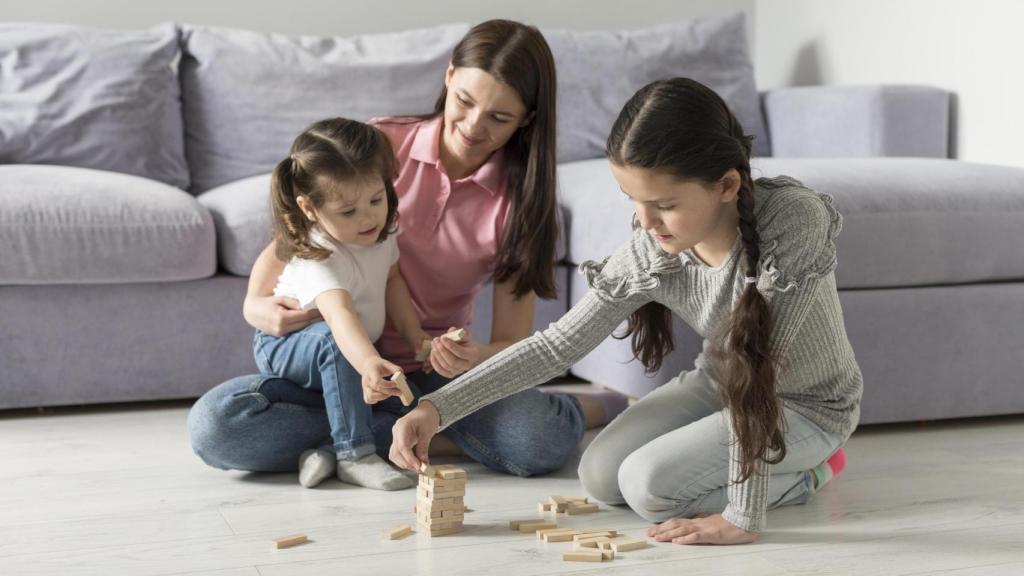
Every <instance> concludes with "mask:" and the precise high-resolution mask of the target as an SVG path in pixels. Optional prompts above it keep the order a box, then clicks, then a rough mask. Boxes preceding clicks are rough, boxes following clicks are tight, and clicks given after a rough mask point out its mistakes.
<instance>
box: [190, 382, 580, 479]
mask: <svg viewBox="0 0 1024 576" xmlns="http://www.w3.org/2000/svg"><path fill="white" fill-rule="evenodd" d="M406 377H407V379H408V381H409V388H410V389H411V390H412V393H413V395H414V396H415V397H416V400H417V401H418V400H419V398H420V397H422V396H423V395H425V394H429V393H430V392H433V391H435V390H437V389H439V388H441V387H442V386H444V385H445V384H447V383H448V382H449V380H448V379H447V378H444V377H443V376H440V375H439V374H437V373H436V372H433V373H430V374H426V373H424V372H420V371H417V372H412V373H409V374H407V375H406ZM359 402H360V403H361V402H362V394H361V393H360V395H359ZM415 406H416V402H415V401H414V402H413V404H412V406H402V403H401V402H400V401H399V400H398V398H388V399H387V400H384V401H382V402H378V403H377V404H374V405H372V406H371V407H370V409H371V410H370V412H371V421H370V430H371V433H372V434H373V438H374V445H375V447H376V451H377V454H379V455H381V456H382V457H383V458H387V456H388V451H389V450H390V449H391V428H392V426H393V425H394V423H395V421H397V420H398V419H399V418H400V417H401V416H402V415H404V414H406V413H408V412H409V411H410V410H412V409H413V408H414V407H415ZM188 429H189V434H190V436H191V440H192V449H193V450H194V451H195V453H196V454H197V455H198V456H199V457H200V458H201V459H202V460H203V461H204V462H206V463H207V464H209V465H210V466H213V467H215V468H220V469H223V470H232V469H233V470H248V471H264V472H288V471H294V470H296V469H297V468H298V459H299V455H300V454H301V453H302V452H303V451H304V450H307V449H309V448H320V447H323V446H325V445H330V444H332V440H331V422H330V419H329V417H328V414H327V408H326V403H325V400H324V395H323V394H322V393H321V392H319V391H317V390H312V389H310V388H308V387H303V386H302V385H301V384H299V383H296V382H292V381H291V380H288V379H285V378H281V377H277V376H268V375H264V374H253V375H247V376H239V377H237V378H233V379H231V380H228V381H227V382H224V383H222V384H220V385H218V386H217V387H215V388H213V389H212V390H210V391H209V392H207V393H206V394H204V395H203V397H202V398H200V399H199V400H198V401H197V402H196V403H195V405H193V406H192V410H191V411H190V412H189V417H188ZM583 429H584V420H583V412H582V410H581V408H580V404H579V401H578V400H577V399H576V398H574V397H572V396H569V395H567V394H558V393H550V394H549V393H546V392H541V391H540V390H538V389H536V388H530V389H528V390H524V391H522V392H519V393H517V394H513V395H512V396H509V397H507V398H504V399H502V400H499V401H497V402H494V403H493V404H490V405H488V406H485V407H483V408H481V409H480V410H477V411H476V412H474V413H473V414H470V415H469V416H466V417H465V418H463V419H462V420H459V421H458V422H455V423H454V424H452V425H451V426H450V427H448V428H447V429H445V430H444V431H443V432H441V434H443V435H445V436H447V437H448V438H449V439H451V440H452V441H453V442H455V444H457V445H458V446H459V447H461V448H462V450H463V451H464V452H465V453H466V455H468V456H469V457H470V458H472V459H474V460H476V461H478V462H480V463H482V464H484V465H485V466H487V467H488V468H490V469H492V470H497V471H499V472H504V473H508V474H514V475H516V476H524V477H525V476H533V475H537V474H544V473H547V472H551V471H554V470H557V469H559V468H561V467H562V466H563V465H564V464H565V463H566V462H567V461H568V460H570V459H571V458H572V457H573V456H574V455H575V453H576V449H577V446H579V442H580V440H581V438H582V437H583Z"/></svg>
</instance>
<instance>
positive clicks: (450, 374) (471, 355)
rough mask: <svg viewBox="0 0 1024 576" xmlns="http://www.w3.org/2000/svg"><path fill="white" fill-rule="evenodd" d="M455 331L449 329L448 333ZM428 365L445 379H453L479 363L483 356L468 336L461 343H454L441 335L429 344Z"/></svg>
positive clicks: (478, 346)
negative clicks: (430, 346)
mask: <svg viewBox="0 0 1024 576" xmlns="http://www.w3.org/2000/svg"><path fill="white" fill-rule="evenodd" d="M452 330H455V328H449V329H448V331H449V332H450V331H452ZM431 345H432V348H431V350H430V365H431V366H433V367H434V370H436V371H437V373H438V374H440V375H441V376H444V377H445V378H455V377H456V376H458V375H459V374H462V373H463V372H466V371H467V370H469V369H470V368H472V367H474V366H476V365H477V364H479V363H480V358H481V356H482V355H483V354H482V350H481V347H480V344H478V343H477V342H476V341H475V340H473V339H472V338H471V337H469V336H468V335H467V336H466V339H465V340H463V341H462V342H454V341H452V340H451V339H450V338H445V337H444V336H443V335H442V336H438V337H437V338H434V341H433V342H432V343H431Z"/></svg>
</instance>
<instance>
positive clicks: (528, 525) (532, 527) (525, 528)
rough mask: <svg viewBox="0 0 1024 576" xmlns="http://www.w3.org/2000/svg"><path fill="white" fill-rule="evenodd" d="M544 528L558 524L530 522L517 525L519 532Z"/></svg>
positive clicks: (556, 526) (555, 526)
mask: <svg viewBox="0 0 1024 576" xmlns="http://www.w3.org/2000/svg"><path fill="white" fill-rule="evenodd" d="M546 528H558V524H555V523H554V522H543V521H542V522H530V523H525V524H520V525H519V531H520V532H536V531H537V530H544V529H546Z"/></svg>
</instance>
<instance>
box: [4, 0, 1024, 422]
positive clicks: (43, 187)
mask: <svg viewBox="0 0 1024 576" xmlns="http://www.w3.org/2000/svg"><path fill="white" fill-rule="evenodd" d="M466 29H467V26H466V25H452V26H445V27H439V28H432V29H425V30H416V31H409V32H402V33H395V34H381V35H372V36H363V37H358V38H313V37H300V38H289V37H284V36H277V35H268V34H258V33H254V32H247V31H241V30H228V29H219V28H205V27H195V26H178V25H172V24H167V25H163V26H160V27H156V28H153V29H149V30H142V31H133V32H105V31H94V30H81V29H74V28H70V27H60V26H52V25H29V24H3V25H0V61H4V62H13V63H14V65H11V66H8V67H5V68H3V70H2V72H0V73H2V74H4V77H3V82H0V408H22V407H34V406H54V405H67V404H90V403H101V402H122V401H136V400H153V399H170V398H191V397H197V396H199V395H201V394H202V393H203V392H205V391H206V390H208V389H209V388H211V387H212V386H214V385H216V384H217V383H219V382H221V381H223V380H226V379H228V378H230V377H233V376H237V375H240V374H244V373H249V372H252V371H254V369H255V367H254V365H253V361H252V356H251V350H250V342H251V338H252V330H251V328H249V327H248V326H247V325H246V324H245V322H244V320H243V319H242V316H241V305H242V298H243V295H244V293H245V287H246V281H247V278H246V276H247V275H248V273H249V270H250V269H251V266H252V263H253V261H254V260H255V257H256V255H257V253H258V251H259V250H260V249H261V248H262V246H263V245H265V243H266V242H267V240H268V238H269V225H268V214H267V191H268V181H269V180H268V172H269V171H270V169H271V168H272V166H273V164H274V163H275V162H276V161H277V159H278V158H279V157H281V156H282V155H283V154H284V153H285V152H286V150H287V146H288V144H289V143H290V141H291V138H292V137H294V135H295V134H296V133H298V131H299V130H300V129H301V128H302V127H303V126H305V125H306V124H308V123H310V122H312V121H313V120H316V119H319V118H322V117H327V116H332V115H345V116H350V117H354V118H361V119H367V118H369V117H371V116H375V115H384V114H402V113H417V112H424V111H425V107H426V106H429V104H430V103H432V102H433V99H434V97H435V95H436V92H437V90H438V88H439V87H440V80H441V73H442V71H443V68H444V65H445V64H446V62H447V57H448V54H449V53H450V51H451V48H452V47H453V46H454V44H455V42H456V41H457V40H458V38H459V37H460V36H461V35H462V34H463V33H464V32H465V30H466ZM544 32H545V35H546V37H547V38H548V40H549V42H550V44H551V46H552V50H553V52H554V54H555V57H556V61H557V65H558V73H559V90H560V99H559V108H558V112H559V162H560V164H559V199H560V204H561V205H562V209H563V216H564V219H565V229H564V234H563V237H562V242H561V245H560V248H559V264H558V268H557V274H558V281H559V286H560V292H559V294H560V296H559V298H558V299H557V300H554V301H544V302H541V304H540V306H539V307H538V310H537V316H536V326H537V327H538V328H543V327H544V326H546V325H547V324H548V323H549V322H551V321H553V320H555V319H557V318H558V317H559V316H560V315H561V314H562V313H564V312H565V310H567V308H568V306H570V305H571V303H572V302H574V301H576V300H578V299H579V298H580V297H581V296H582V294H583V293H584V292H585V291H586V285H585V284H584V283H583V281H582V278H581V277H580V276H578V275H576V274H575V268H576V267H577V266H578V265H579V264H580V263H581V262H583V261H584V260H587V259H600V258H602V257H604V256H605V255H607V254H610V253H611V252H612V251H613V250H614V248H615V247H616V246H617V245H618V244H619V243H620V242H622V241H623V240H624V239H625V238H626V237H627V235H628V233H629V220H630V218H629V214H630V206H629V205H628V203H627V202H626V201H624V199H623V198H622V196H621V194H620V193H619V192H618V191H617V188H616V186H615V183H614V181H613V180H612V178H611V175H610V173H609V171H608V168H607V163H606V161H605V160H603V159H602V158H601V150H602V148H603V140H604V136H605V134H606V133H607V130H608V128H609V127H610V125H611V121H612V119H613V118H614V115H615V114H616V113H617V112H618V109H619V107H620V106H621V105H622V103H623V102H624V101H625V100H626V98H628V96H629V95H630V94H632V92H633V91H634V90H635V89H636V88H638V87H639V86H641V85H643V84H645V83H646V82H648V81H650V80H653V79H655V78H658V77H664V76H670V75H686V76H692V77H694V78H697V79H698V80H701V81H704V82H705V83H708V84H709V85H711V86H712V87H713V88H715V89H716V90H717V91H719V93H721V94H722V95H723V96H724V97H725V98H726V99H727V101H728V102H729V103H730V105H731V106H732V107H733V109H734V110H735V111H736V112H737V115H738V116H739V117H740V119H741V121H742V122H743V124H744V126H745V127H746V128H747V131H748V132H750V133H753V134H755V136H756V137H757V139H756V141H755V142H756V152H757V158H756V159H755V170H756V172H757V173H758V174H763V175H773V174H782V173H784V174H789V175H791V176H794V177H796V178H798V179H802V180H803V181H805V182H806V183H807V184H809V185H811V186H812V187H815V188H817V189H819V190H821V191H824V192H828V193H830V194H832V195H834V196H835V199H836V204H837V206H838V208H839V209H840V211H841V212H842V213H843V214H844V216H845V226H844V231H843V234H842V235H841V236H840V240H839V259H840V265H839V270H838V272H837V279H838V282H839V287H840V289H841V293H840V298H841V300H842V302H843V305H844V311H845V320H846V324H847V329H848V331H849V333H850V338H851V341H852V343H853V347H854V350H855V351H856V353H857V357H858V360H859V361H860V364H861V366H862V368H863V371H864V377H865V395H864V405H863V412H862V414H863V415H862V421H863V422H865V423H870V422H892V421H906V420H919V419H933V418H950V417H961V416H977V415H986V414H1004V413H1016V412H1024V393H1022V392H1021V384H1022V379H1024V377H1022V376H1021V371H1020V368H1019V367H1020V361H1019V360H1018V359H1017V356H1016V353H1017V351H1018V350H1019V348H1020V334H1021V333H1022V332H1021V329H1020V326H1021V325H1024V250H1021V249H1020V248H1021V240H1022V233H1021V230H1024V170H1021V169H1015V168H1005V167H998V166H983V165H977V164H968V163H964V162H959V161H955V160H949V159H945V157H946V155H947V140H948V134H949V127H948V126H947V121H948V118H949V98H948V95H947V94H946V93H945V92H943V91H941V90H938V89H933V88H927V87H896V86H868V87H841V88H835V87H833V88H828V87H810V88H794V89H785V90H776V91H769V92H767V93H764V94H758V92H757V90H756V87H755V85H754V82H753V72H752V68H751V65H750V60H749V55H748V53H747V48H746V35H745V29H744V21H743V17H742V15H727V16H723V17H718V18H708V19H702V20H698V21H693V22H683V23H674V24H667V25H663V26H658V27H654V28H648V29H644V30H639V31H632V32H617V33H613V32H568V31H556V30H545V31H544ZM83 38H87V39H88V41H83ZM489 321H490V292H489V289H487V288H485V289H484V290H482V291H481V293H480V294H479V295H478V297H477V300H476V304H475V310H474V322H473V324H472V325H471V331H472V332H473V334H474V335H475V336H476V337H478V338H481V339H486V337H487V335H488V334H489V331H490V326H489ZM676 336H677V349H676V351H675V352H674V353H673V355H672V356H671V357H670V358H669V359H668V360H667V361H666V363H665V366H664V368H663V369H662V371H661V373H660V374H658V375H655V376H653V377H648V376H646V375H644V374H643V371H642V369H641V368H640V366H639V365H638V363H637V362H631V361H630V358H631V355H630V353H629V348H628V341H620V340H613V339H609V340H607V341H605V342H604V343H603V344H602V345H601V346H600V347H599V348H598V349H597V350H595V351H594V352H593V353H592V354H590V355H589V356H587V357H586V358H585V359H584V360H583V361H581V362H580V363H579V364H577V365H576V366H574V367H573V368H572V372H573V373H574V374H575V375H577V376H579V377H581V378H584V379H587V380H591V381H594V382H597V383H600V384H602V385H606V386H609V387H611V388H615V389H618V390H621V391H623V392H626V393H628V394H630V395H633V396H641V395H643V394H645V393H646V392H648V391H650V390H651V389H653V388H654V387H655V386H657V385H658V384H659V383H661V382H663V381H665V380H667V379H668V377H669V375H670V374H672V373H673V372H676V371H678V370H681V369H685V368H686V367H688V366H690V365H691V364H692V361H693V358H694V356H695V355H696V352H697V350H698V349H699V342H698V340H697V338H696V337H695V336H694V335H693V333H692V332H690V331H689V330H688V329H687V328H686V327H685V326H682V325H679V326H677V327H676Z"/></svg>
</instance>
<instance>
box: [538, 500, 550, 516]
mask: <svg viewBox="0 0 1024 576" xmlns="http://www.w3.org/2000/svg"><path fill="white" fill-rule="evenodd" d="M548 512H551V504H548V503H547V502H541V503H539V504H537V513H538V514H547V513H548Z"/></svg>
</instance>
